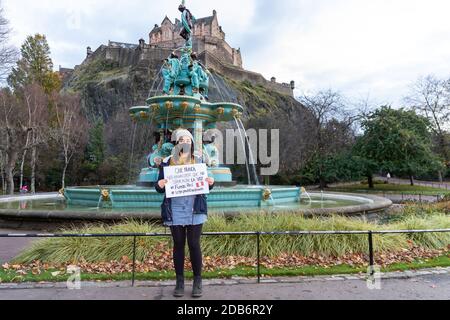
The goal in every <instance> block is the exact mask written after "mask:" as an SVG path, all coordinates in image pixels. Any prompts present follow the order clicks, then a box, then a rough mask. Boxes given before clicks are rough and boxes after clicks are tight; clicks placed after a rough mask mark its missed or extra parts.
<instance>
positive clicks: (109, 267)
mask: <svg viewBox="0 0 450 320" xmlns="http://www.w3.org/2000/svg"><path fill="white" fill-rule="evenodd" d="M445 254H448V248H447V249H442V250H431V249H425V248H421V247H415V246H411V247H410V248H409V249H408V250H402V251H396V252H386V253H376V254H375V259H376V264H377V265H380V266H382V267H386V266H389V265H392V264H394V263H411V262H414V261H417V260H418V259H420V260H426V259H433V258H436V257H439V256H443V255H445ZM368 260H369V259H368V255H367V254H361V253H351V254H347V255H343V256H339V257H333V256H323V255H319V254H317V253H313V254H311V255H309V256H302V255H300V254H290V253H283V254H281V255H279V256H278V257H275V258H269V257H261V265H262V267H265V268H267V269H276V268H295V267H305V266H314V267H316V268H331V267H333V266H340V265H349V266H353V267H363V266H367V264H368ZM69 265H76V266H77V267H79V268H80V269H81V271H82V272H83V273H89V274H108V275H117V274H121V273H131V272H132V271H133V261H132V258H130V257H128V256H123V257H122V258H121V259H120V261H109V262H96V263H92V262H86V261H79V262H72V263H70V264H69V263H68V264H51V263H42V262H41V261H35V262H33V263H31V264H26V265H19V264H13V265H10V264H8V263H5V264H3V265H2V267H3V269H4V270H7V271H14V272H15V273H16V274H17V275H19V276H21V275H27V274H29V273H32V274H33V275H40V274H42V273H43V272H46V271H53V272H51V275H52V276H53V277H57V276H59V275H63V274H65V272H66V270H67V267H68V266H69ZM256 265H257V262H256V259H255V258H251V257H241V256H227V257H210V256H205V257H204V258H203V268H204V270H205V271H215V270H218V269H222V270H232V269H235V268H237V267H255V268H256ZM185 268H186V270H189V269H190V268H191V265H190V262H189V260H188V259H186V263H185ZM54 270H59V271H54ZM168 270H173V261H172V250H171V249H170V248H167V247H166V248H162V247H161V248H159V250H157V251H153V252H151V253H149V256H148V258H147V259H145V260H144V261H136V262H135V271H136V272H137V273H147V272H167V271H168Z"/></svg>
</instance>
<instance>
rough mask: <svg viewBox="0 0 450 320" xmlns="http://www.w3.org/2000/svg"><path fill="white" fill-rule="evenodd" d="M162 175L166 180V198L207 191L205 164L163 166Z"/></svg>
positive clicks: (206, 192) (205, 192)
mask: <svg viewBox="0 0 450 320" xmlns="http://www.w3.org/2000/svg"><path fill="white" fill-rule="evenodd" d="M164 177H165V179H166V180H168V182H167V184H166V197H167V198H176V197H186V196H194V195H198V194H208V193H209V185H208V182H207V181H206V178H208V169H207V168H206V164H193V165H187V166H170V167H165V168H164Z"/></svg>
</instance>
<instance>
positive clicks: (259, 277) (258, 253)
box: [256, 232, 261, 283]
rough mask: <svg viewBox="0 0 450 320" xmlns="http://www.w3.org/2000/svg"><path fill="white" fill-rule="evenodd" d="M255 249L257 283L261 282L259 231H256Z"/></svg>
mask: <svg viewBox="0 0 450 320" xmlns="http://www.w3.org/2000/svg"><path fill="white" fill-rule="evenodd" d="M256 249H257V251H258V252H257V257H258V262H257V273H258V283H261V233H260V232H257V233H256Z"/></svg>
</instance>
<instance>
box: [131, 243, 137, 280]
mask: <svg viewBox="0 0 450 320" xmlns="http://www.w3.org/2000/svg"><path fill="white" fill-rule="evenodd" d="M135 274H136V236H133V275H132V281H131V286H132V287H134V281H135Z"/></svg>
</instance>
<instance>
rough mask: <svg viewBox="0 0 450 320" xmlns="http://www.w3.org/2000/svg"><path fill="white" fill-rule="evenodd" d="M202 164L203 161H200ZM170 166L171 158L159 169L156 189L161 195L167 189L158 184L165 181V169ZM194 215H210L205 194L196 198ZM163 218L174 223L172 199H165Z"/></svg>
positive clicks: (210, 188)
mask: <svg viewBox="0 0 450 320" xmlns="http://www.w3.org/2000/svg"><path fill="white" fill-rule="evenodd" d="M200 163H201V161H200ZM169 165H170V157H169V158H167V159H166V160H165V161H164V162H162V163H161V166H160V169H159V177H158V181H157V182H156V184H155V189H156V191H158V192H159V193H166V188H160V187H159V185H158V182H159V181H161V180H164V168H165V167H168V166H169ZM213 188H214V185H212V186H210V187H209V190H212V189H213ZM194 214H206V215H208V203H207V196H206V195H205V194H200V195H197V196H195V202H194ZM161 217H162V220H163V222H164V223H167V222H172V221H173V215H172V199H168V198H166V197H164V200H163V203H162V204H161Z"/></svg>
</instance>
